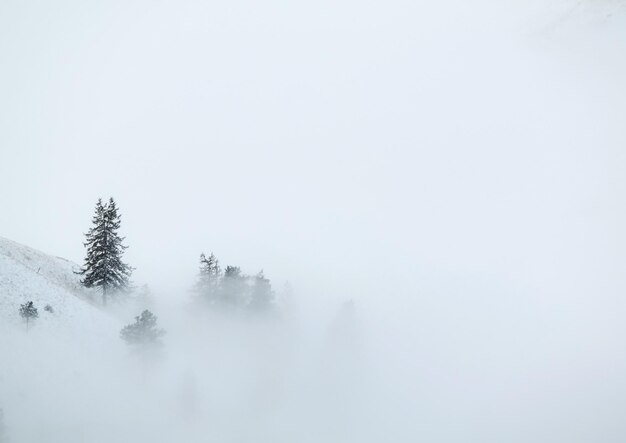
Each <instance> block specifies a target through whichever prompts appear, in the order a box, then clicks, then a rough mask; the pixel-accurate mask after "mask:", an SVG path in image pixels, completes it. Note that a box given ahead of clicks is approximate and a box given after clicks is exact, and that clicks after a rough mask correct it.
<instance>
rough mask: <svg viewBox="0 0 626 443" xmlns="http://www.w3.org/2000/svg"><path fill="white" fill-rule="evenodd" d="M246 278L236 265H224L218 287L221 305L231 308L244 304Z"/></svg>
mask: <svg viewBox="0 0 626 443" xmlns="http://www.w3.org/2000/svg"><path fill="white" fill-rule="evenodd" d="M246 279H247V277H246V276H245V275H243V274H242V273H241V269H240V268H239V267H238V266H226V269H225V271H224V276H223V277H222V279H221V281H220V289H219V300H220V303H221V305H222V306H223V307H229V308H233V307H237V306H242V305H244V304H245V300H246V296H247V294H246V292H247V289H248V285H247V284H246Z"/></svg>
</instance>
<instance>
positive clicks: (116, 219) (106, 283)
mask: <svg viewBox="0 0 626 443" xmlns="http://www.w3.org/2000/svg"><path fill="white" fill-rule="evenodd" d="M92 222H93V226H92V227H91V229H89V232H87V234H86V235H85V237H86V242H85V243H84V245H85V247H86V248H87V256H86V258H85V264H84V265H83V268H82V269H81V271H80V272H79V273H80V274H81V275H83V276H84V277H83V279H82V280H81V283H82V284H83V285H84V286H85V287H87V288H91V287H99V288H100V289H101V290H102V303H103V304H104V305H106V303H107V297H108V295H109V294H110V293H112V292H117V291H124V290H127V289H129V287H130V282H129V277H130V275H131V273H132V271H133V268H131V267H130V266H128V265H127V264H126V263H124V262H123V261H122V254H123V253H124V251H125V250H126V249H127V246H124V244H123V243H122V242H123V241H124V237H120V236H119V234H118V232H117V231H118V229H119V228H120V224H121V215H120V214H119V213H118V210H117V205H116V204H115V201H114V200H113V198H110V199H109V202H108V203H107V204H103V203H102V199H98V202H97V203H96V213H95V215H94V217H93V219H92Z"/></svg>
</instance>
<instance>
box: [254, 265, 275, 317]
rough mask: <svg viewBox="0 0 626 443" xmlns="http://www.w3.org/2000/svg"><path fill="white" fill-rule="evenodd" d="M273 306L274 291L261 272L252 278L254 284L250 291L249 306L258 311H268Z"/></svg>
mask: <svg viewBox="0 0 626 443" xmlns="http://www.w3.org/2000/svg"><path fill="white" fill-rule="evenodd" d="M273 305H274V291H272V285H271V283H270V281H269V279H268V278H265V275H264V274H263V270H261V271H260V272H259V273H258V274H257V275H255V276H254V282H253V284H252V288H251V291H250V303H249V306H250V307H251V308H253V309H257V310H260V311H264V310H268V309H270V308H271V307H272V306H273Z"/></svg>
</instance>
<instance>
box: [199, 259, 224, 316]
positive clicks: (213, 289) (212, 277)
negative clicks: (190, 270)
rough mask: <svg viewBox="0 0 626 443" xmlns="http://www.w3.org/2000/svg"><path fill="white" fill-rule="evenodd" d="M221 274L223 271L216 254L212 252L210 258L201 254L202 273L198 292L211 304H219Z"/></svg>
mask: <svg viewBox="0 0 626 443" xmlns="http://www.w3.org/2000/svg"><path fill="white" fill-rule="evenodd" d="M221 274H222V270H221V268H220V265H219V261H218V259H217V257H215V254H213V253H212V252H211V255H210V256H209V257H208V258H207V257H206V255H204V254H200V273H199V278H198V283H197V284H196V292H197V293H198V295H199V296H200V297H202V298H203V299H204V300H206V301H207V302H208V303H209V304H214V303H216V302H217V298H218V290H219V280H220V276H221Z"/></svg>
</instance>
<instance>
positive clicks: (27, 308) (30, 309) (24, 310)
mask: <svg viewBox="0 0 626 443" xmlns="http://www.w3.org/2000/svg"><path fill="white" fill-rule="evenodd" d="M20 316H21V317H22V318H23V319H24V321H25V322H26V330H27V331H28V327H29V325H30V322H31V321H34V320H35V319H36V318H37V317H39V312H38V311H37V308H36V307H35V305H34V304H33V302H32V301H28V302H26V303H24V304H23V305H20Z"/></svg>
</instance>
